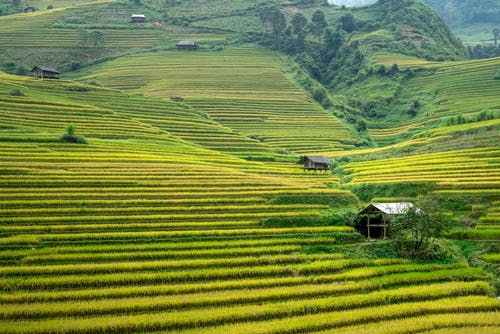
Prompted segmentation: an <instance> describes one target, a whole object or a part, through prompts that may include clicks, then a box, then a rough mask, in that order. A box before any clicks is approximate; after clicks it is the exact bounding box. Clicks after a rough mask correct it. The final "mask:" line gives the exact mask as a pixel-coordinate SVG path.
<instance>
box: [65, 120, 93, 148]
mask: <svg viewBox="0 0 500 334" xmlns="http://www.w3.org/2000/svg"><path fill="white" fill-rule="evenodd" d="M61 141H63V142H65V143H74V144H87V140H86V139H85V138H84V137H82V136H79V135H77V134H76V127H75V126H74V125H73V124H70V125H68V126H67V127H66V133H65V134H64V135H62V136H61Z"/></svg>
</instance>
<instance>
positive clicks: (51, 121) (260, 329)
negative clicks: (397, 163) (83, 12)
mask: <svg viewBox="0 0 500 334" xmlns="http://www.w3.org/2000/svg"><path fill="white" fill-rule="evenodd" d="M0 76H1V84H0V106H1V108H2V109H3V110H5V111H6V115H7V117H5V118H3V119H1V120H0V122H1V123H0V124H1V126H0V139H1V140H0V155H1V164H0V169H1V174H2V176H1V177H0V199H1V203H2V216H1V217H0V249H1V253H0V260H1V261H2V268H1V269H0V291H1V292H0V305H2V307H1V308H0V310H1V311H0V317H1V318H2V322H1V324H0V331H1V332H2V333H48V332H51V333H75V332H78V333H84V332H85V333H97V332H101V331H106V332H115V333H119V332H144V331H163V332H185V333H190V332H191V333H194V332H196V333H200V332H207V333H221V332H224V333H269V332H270V331H274V332H282V331H284V330H286V331H289V330H292V331H295V332H303V333H305V332H314V331H317V330H340V331H344V330H347V329H348V330H352V331H354V332H359V331H360V330H365V329H366V330H374V331H378V330H380V329H381V328H385V327H387V326H390V327H391V328H394V329H396V328H398V326H399V325H397V324H396V323H395V321H399V322H401V321H404V322H412V323H415V322H418V328H419V329H421V330H430V329H433V328H448V327H451V328H454V327H457V326H467V327H469V328H475V329H484V328H489V327H494V326H498V317H497V313H498V310H499V309H500V305H499V303H498V301H497V300H496V299H494V298H490V297H488V291H489V289H490V288H489V283H488V282H487V281H486V279H487V276H486V274H485V273H484V272H483V271H482V270H478V269H473V268H467V265H466V264H465V263H463V262H455V263H450V264H416V263H411V261H408V260H404V259H398V258H391V259H378V260H374V259H368V258H352V257H349V256H345V255H343V254H340V253H337V252H331V251H330V252H328V254H317V253H316V251H315V250H317V249H323V250H328V249H332V248H331V247H334V246H341V245H346V244H347V245H348V244H352V243H357V242H358V241H359V240H360V236H359V234H357V233H356V232H355V231H354V229H353V228H352V227H347V226H301V224H300V222H305V225H316V224H318V223H320V225H321V220H320V217H321V216H320V215H322V214H325V213H326V212H328V211H329V210H332V209H333V210H338V209H341V208H344V209H345V208H348V207H353V206H356V205H357V203H356V199H355V198H354V197H353V196H352V194H351V193H350V192H349V191H346V190H336V189H330V188H329V187H327V186H326V184H335V183H337V181H338V180H337V179H336V178H334V177H331V176H329V175H324V174H323V175H321V174H320V175H318V174H314V175H313V174H304V173H303V172H302V171H301V170H300V169H298V168H297V167H296V166H294V165H293V164H290V163H270V162H267V163H260V162H248V161H245V160H242V159H239V158H236V157H234V156H232V155H227V154H223V153H220V152H217V151H214V150H207V149H205V148H202V147H199V146H197V145H193V144H191V143H189V142H186V141H184V140H182V139H180V138H179V137H177V136H176V135H175V134H172V133H169V132H168V131H167V130H163V129H162V127H161V124H163V123H169V122H170V121H171V119H172V118H171V117H172V115H169V113H170V111H175V110H176V109H175V105H173V104H170V105H169V104H166V103H165V102H163V103H160V102H159V101H157V100H150V99H148V98H144V97H140V96H133V95H127V94H124V93H120V92H118V91H113V90H109V89H104V88H98V87H92V86H82V85H78V84H75V83H72V82H67V81H58V82H55V81H42V80H35V79H32V78H21V77H16V76H11V75H5V74H0ZM14 87H15V88H16V89H18V90H19V91H21V92H22V94H24V95H20V96H19V95H18V96H13V95H10V94H9V93H10V92H11V91H12V89H13V88H14ZM75 87H78V89H77V88H75ZM70 88H71V89H70ZM158 104H160V105H161V108H166V109H161V110H162V112H160V111H159V110H156V109H154V108H153V106H155V105H158ZM138 106H142V107H145V108H141V109H137V108H138ZM184 110H185V112H187V113H189V109H187V110H186V109H184ZM165 111H166V112H165ZM178 117H179V119H182V118H181V116H178ZM150 119H154V120H155V122H157V123H158V124H159V125H160V126H155V125H154V123H153V122H151V123H150ZM69 122H71V123H74V124H77V125H78V129H79V132H80V133H81V134H84V135H85V136H87V138H88V140H89V144H68V143H61V142H59V141H58V140H57V138H58V135H59V133H60V131H61V130H60V129H62V127H63V126H64V125H65V124H67V123H69ZM193 126H195V125H194V124H193ZM196 126H200V128H203V127H204V126H205V124H203V122H201V123H199V125H196ZM280 221H281V222H285V223H286V222H290V223H292V226H291V227H288V228H283V227H280V226H281V225H279V224H278V225H273V224H276V223H277V222H278V223H279V222H280ZM264 222H267V223H264ZM294 222H295V224H298V225H296V226H295V225H293V224H294ZM285 226H286V225H285ZM382 310H383V314H384V315H386V316H387V317H380V316H378V315H379V314H382V313H381V312H382ZM449 313H453V317H452V318H450V315H449ZM61 319H64V320H61ZM346 319H347V320H346ZM360 323H362V324H363V325H362V326H361V327H357V326H360V325H359V324H360ZM351 326H354V327H351Z"/></svg>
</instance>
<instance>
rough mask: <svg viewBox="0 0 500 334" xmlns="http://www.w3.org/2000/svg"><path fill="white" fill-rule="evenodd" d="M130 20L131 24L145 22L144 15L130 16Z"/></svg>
mask: <svg viewBox="0 0 500 334" xmlns="http://www.w3.org/2000/svg"><path fill="white" fill-rule="evenodd" d="M130 19H131V20H132V22H133V23H144V22H146V15H144V14H132V15H131V16H130Z"/></svg>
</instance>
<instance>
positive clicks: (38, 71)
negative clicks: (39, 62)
mask: <svg viewBox="0 0 500 334" xmlns="http://www.w3.org/2000/svg"><path fill="white" fill-rule="evenodd" d="M31 72H33V76H34V77H35V78H40V79H59V77H58V75H59V74H62V73H61V72H59V71H57V70H54V69H52V68H48V67H43V66H35V67H33V69H32V70H31Z"/></svg>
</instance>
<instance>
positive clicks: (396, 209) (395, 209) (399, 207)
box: [359, 202, 420, 215]
mask: <svg viewBox="0 0 500 334" xmlns="http://www.w3.org/2000/svg"><path fill="white" fill-rule="evenodd" d="M411 208H413V203H410V202H395V203H372V204H370V205H368V206H367V207H366V208H364V209H363V210H361V211H360V212H359V213H360V214H365V213H370V212H374V211H379V212H383V213H385V214H387V215H403V214H405V213H406V212H407V211H408V210H410V209H411ZM417 210H418V211H420V209H417Z"/></svg>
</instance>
